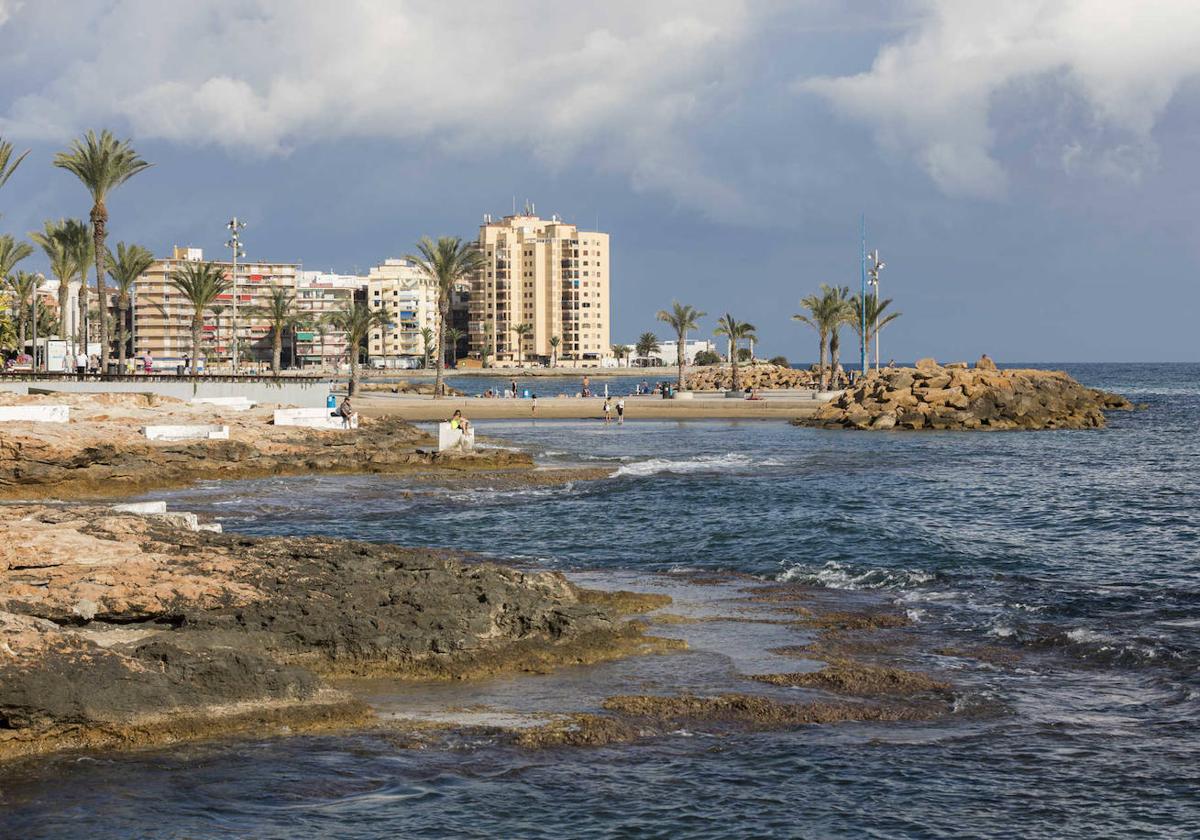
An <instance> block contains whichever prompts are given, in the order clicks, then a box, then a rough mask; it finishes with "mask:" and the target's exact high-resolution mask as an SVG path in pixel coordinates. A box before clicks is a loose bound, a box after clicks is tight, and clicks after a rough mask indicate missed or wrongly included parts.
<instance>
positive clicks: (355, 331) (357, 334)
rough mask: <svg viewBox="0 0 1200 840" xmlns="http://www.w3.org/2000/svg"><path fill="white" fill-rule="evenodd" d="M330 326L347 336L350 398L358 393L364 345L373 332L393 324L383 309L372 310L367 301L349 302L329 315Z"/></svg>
mask: <svg viewBox="0 0 1200 840" xmlns="http://www.w3.org/2000/svg"><path fill="white" fill-rule="evenodd" d="M329 324H330V326H332V327H333V328H334V329H336V330H340V331H341V332H344V333H345V334H346V346H347V349H348V350H349V353H350V384H349V389H348V392H349V394H350V396H354V395H355V394H357V393H358V359H359V355H360V354H361V353H362V347H363V344H364V343H365V342H366V340H367V336H369V335H370V334H371V330H374V329H383V328H385V327H389V326H391V324H392V319H391V318H390V317H388V314H387V312H386V311H384V310H383V309H372V308H371V307H369V306H368V305H367V304H366V302H365V301H361V300H356V301H349V302H347V304H346V306H345V308H343V309H341V310H340V311H337V312H330V313H329Z"/></svg>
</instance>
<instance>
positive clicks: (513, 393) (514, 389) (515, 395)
mask: <svg viewBox="0 0 1200 840" xmlns="http://www.w3.org/2000/svg"><path fill="white" fill-rule="evenodd" d="M509 388H511V389H512V395H513V399H514V400H515V399H516V398H517V380H515V379H514V380H513V381H512V384H511V385H510V386H509Z"/></svg>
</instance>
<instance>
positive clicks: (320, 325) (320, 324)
mask: <svg viewBox="0 0 1200 840" xmlns="http://www.w3.org/2000/svg"><path fill="white" fill-rule="evenodd" d="M332 314H333V313H331V312H325V313H323V314H321V315H319V316H318V317H317V318H316V319H315V320H314V321H313V322H312V328H313V329H314V330H315V331H316V333H317V336H318V337H319V338H320V339H321V367H322V368H323V367H325V336H327V335H328V334H329V328H330V326H332V325H331V324H330V323H329V319H330V316H331V315H332Z"/></svg>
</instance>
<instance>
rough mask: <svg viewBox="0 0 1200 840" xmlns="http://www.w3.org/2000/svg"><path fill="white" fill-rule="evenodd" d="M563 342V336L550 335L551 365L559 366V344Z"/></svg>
mask: <svg viewBox="0 0 1200 840" xmlns="http://www.w3.org/2000/svg"><path fill="white" fill-rule="evenodd" d="M560 344H562V336H558V335H552V336H550V367H558V346H559V345H560Z"/></svg>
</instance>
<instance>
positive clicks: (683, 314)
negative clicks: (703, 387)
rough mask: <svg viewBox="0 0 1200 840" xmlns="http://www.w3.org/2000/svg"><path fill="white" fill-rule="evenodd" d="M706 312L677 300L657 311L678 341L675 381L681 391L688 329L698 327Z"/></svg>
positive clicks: (685, 362)
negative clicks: (668, 308)
mask: <svg viewBox="0 0 1200 840" xmlns="http://www.w3.org/2000/svg"><path fill="white" fill-rule="evenodd" d="M706 314H708V313H706V312H699V311H697V310H696V309H695V307H692V306H689V305H685V304H682V303H680V302H679V301H672V302H671V309H670V311H668V310H666V309H661V310H659V312H658V316H657V317H658V320H660V321H662V322H663V323H665V324H669V325H670V327H671V329H673V330H675V338H676V341H678V344H676V345H675V346H676V348H677V349H678V352H677V353H676V354H675V355H676V361H677V363H678V365H679V379H678V381H677V382H676V387H677V388H678V389H679V390H681V391H682V390H683V368H684V366H685V365H686V364H687V353H686V352H685V348H686V347H687V334H688V330H695V329H699V327H700V323H699V322H700V319H701V318H703V317H704V316H705V315H706Z"/></svg>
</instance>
